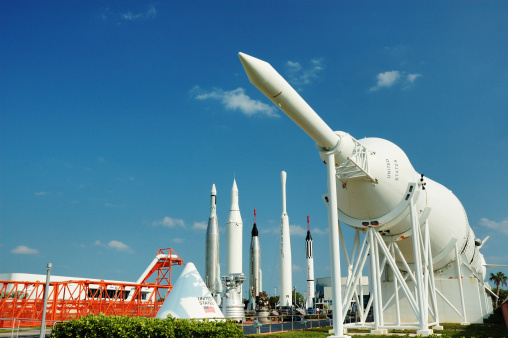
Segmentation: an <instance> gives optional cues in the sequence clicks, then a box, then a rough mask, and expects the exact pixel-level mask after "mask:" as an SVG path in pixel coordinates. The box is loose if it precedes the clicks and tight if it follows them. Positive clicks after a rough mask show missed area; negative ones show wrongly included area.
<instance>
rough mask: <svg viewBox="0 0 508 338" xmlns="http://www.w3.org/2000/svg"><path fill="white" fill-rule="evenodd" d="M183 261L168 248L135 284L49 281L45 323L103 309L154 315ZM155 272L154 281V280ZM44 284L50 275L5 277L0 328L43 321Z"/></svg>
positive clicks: (108, 312)
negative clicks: (18, 278)
mask: <svg viewBox="0 0 508 338" xmlns="http://www.w3.org/2000/svg"><path fill="white" fill-rule="evenodd" d="M183 264H184V263H183V259H181V258H180V257H179V256H178V255H177V254H176V252H175V251H174V250H173V249H171V248H167V249H160V250H159V251H158V252H157V254H156V256H155V258H154V260H153V261H152V262H151V264H150V265H149V266H148V268H147V269H146V270H145V272H144V273H143V274H142V275H141V277H140V278H139V279H138V281H137V282H136V283H124V282H109V281H104V280H100V281H97V280H95V281H93V280H85V279H83V280H68V281H59V282H50V284H49V294H48V305H47V311H46V322H47V324H48V325H50V324H52V323H54V322H56V321H67V320H71V319H76V318H79V317H81V316H85V315H88V314H100V313H103V314H106V315H117V316H122V315H126V316H133V317H155V315H156V314H157V312H158V311H159V308H160V307H161V306H162V304H163V303H164V300H165V299H166V297H167V295H168V294H169V292H170V291H171V289H172V288H173V285H172V284H171V269H172V267H173V266H175V265H183ZM152 276H154V277H155V281H154V282H150V283H149V282H148V280H149V279H150V277H152ZM152 280H153V278H152ZM45 287H46V282H45V280H43V281H36V282H31V281H2V280H0V328H7V327H9V328H10V327H19V326H22V327H28V326H40V325H41V320H42V312H43V306H44V289H45Z"/></svg>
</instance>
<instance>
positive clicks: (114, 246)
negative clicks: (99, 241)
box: [108, 240, 132, 251]
mask: <svg viewBox="0 0 508 338" xmlns="http://www.w3.org/2000/svg"><path fill="white" fill-rule="evenodd" d="M108 247H109V248H112V249H115V250H118V251H132V250H131V248H129V246H128V245H126V244H124V243H122V242H119V241H115V240H113V241H111V242H109V243H108Z"/></svg>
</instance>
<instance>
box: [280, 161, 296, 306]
mask: <svg viewBox="0 0 508 338" xmlns="http://www.w3.org/2000/svg"><path fill="white" fill-rule="evenodd" d="M280 179H281V181H282V216H281V217H280V239H279V306H283V307H286V306H291V305H292V304H293V297H292V293H291V284H292V283H293V281H292V276H291V273H292V270H291V240H290V238H289V217H288V214H287V212H286V172H285V171H282V172H281V173H280Z"/></svg>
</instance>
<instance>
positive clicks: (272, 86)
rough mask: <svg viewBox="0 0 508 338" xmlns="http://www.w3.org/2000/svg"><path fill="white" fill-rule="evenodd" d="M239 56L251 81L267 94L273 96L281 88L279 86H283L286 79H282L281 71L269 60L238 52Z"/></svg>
mask: <svg viewBox="0 0 508 338" xmlns="http://www.w3.org/2000/svg"><path fill="white" fill-rule="evenodd" d="M238 56H239V57H240V61H241V62H242V65H243V68H244V69H245V72H246V73H247V76H248V77H249V81H250V82H251V83H252V84H253V85H254V86H256V87H257V88H258V89H259V90H261V91H262V92H263V93H264V94H265V95H267V96H269V97H272V96H274V93H275V94H277V93H278V92H279V91H280V90H281V88H279V87H282V84H283V83H284V82H285V80H281V79H280V75H279V73H277V71H276V70H275V69H273V67H272V66H271V65H270V64H269V63H268V62H265V61H263V60H260V59H257V58H255V57H253V56H250V55H247V54H244V53H238ZM277 90H278V91H277Z"/></svg>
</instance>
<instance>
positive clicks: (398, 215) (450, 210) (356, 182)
mask: <svg viewBox="0 0 508 338" xmlns="http://www.w3.org/2000/svg"><path fill="white" fill-rule="evenodd" d="M239 56H240V60H241V62H242V64H243V66H244V68H245V71H246V73H247V75H248V77H249V80H250V81H251V82H252V84H254V85H255V86H256V87H257V88H258V89H259V90H260V91H261V92H262V93H263V94H264V95H265V96H266V97H267V98H269V99H270V100H271V101H272V102H273V103H274V104H275V105H276V106H277V107H279V108H280V109H281V110H282V111H283V112H284V113H285V114H286V115H287V116H289V117H290V118H291V119H292V120H293V121H294V122H295V123H296V124H297V125H298V126H300V128H302V129H303V130H304V131H305V132H306V133H307V134H308V135H309V136H310V137H311V138H312V139H314V141H315V142H316V143H317V145H318V149H322V150H326V151H333V152H334V154H335V161H336V163H335V165H336V169H337V175H338V180H337V204H338V214H339V219H340V220H341V221H342V222H343V223H345V224H347V225H349V226H351V227H353V228H357V229H365V228H367V227H376V229H377V230H379V231H380V232H381V234H382V235H383V236H384V237H385V240H386V241H390V240H395V241H398V244H399V247H400V249H401V251H402V254H403V255H404V257H405V258H406V260H407V261H408V263H411V262H413V251H412V240H411V239H410V238H409V239H407V238H408V237H410V234H411V220H410V219H411V216H410V213H409V208H407V201H408V200H409V199H410V197H411V196H413V195H414V197H413V199H414V201H415V207H416V210H417V211H418V213H419V215H418V216H419V218H420V220H423V219H427V220H428V223H429V234H430V242H431V247H432V255H433V263H434V269H440V268H443V267H445V266H446V265H447V264H448V263H450V262H451V261H452V260H453V259H454V255H455V252H454V250H455V244H457V247H458V249H459V253H460V254H463V255H464V256H465V257H466V259H467V261H468V262H470V264H471V265H472V267H473V268H474V269H475V270H476V271H477V272H483V275H484V276H485V272H484V268H483V267H482V262H483V256H482V255H481V253H480V252H479V251H478V246H475V236H474V233H473V230H472V229H471V227H470V226H469V223H468V220H467V216H466V213H465V211H464V208H463V207H462V204H461V203H460V201H459V200H458V199H457V197H456V196H455V195H454V194H453V193H452V192H451V191H450V190H448V189H447V188H446V187H444V186H442V185H441V184H439V183H437V182H435V181H433V180H431V179H429V178H423V176H421V175H420V174H419V173H417V172H416V171H415V170H414V168H413V166H412V165H411V163H410V161H409V159H408V158H407V156H406V154H405V153H404V152H403V151H402V150H401V149H400V148H399V147H398V146H396V145H395V144H393V143H391V142H390V141H387V140H383V139H380V138H364V139H361V140H356V139H355V138H353V137H352V136H351V135H349V134H347V133H345V132H340V131H339V132H334V131H333V130H332V129H331V128H330V127H329V126H328V125H327V124H326V123H325V122H324V121H323V120H322V119H321V118H320V117H319V116H318V115H317V114H316V113H315V112H314V110H313V109H312V108H311V107H310V106H309V105H308V104H307V103H306V102H305V101H304V100H303V99H302V98H301V97H300V95H299V94H298V93H297V92H296V91H295V90H294V89H293V88H292V87H291V86H290V85H289V84H288V83H287V82H286V80H284V78H282V76H280V75H279V73H277V71H276V70H275V69H273V67H272V66H271V65H270V64H268V63H267V62H265V61H262V60H259V59H256V58H254V57H252V56H249V55H246V54H243V53H240V54H239ZM320 156H321V157H322V159H323V160H325V155H324V154H323V153H322V152H320ZM410 183H416V184H414V185H412V186H410V185H409V184H410ZM426 207H427V210H432V211H431V212H430V213H429V214H428V215H425V214H424V212H425V210H426Z"/></svg>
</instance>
